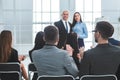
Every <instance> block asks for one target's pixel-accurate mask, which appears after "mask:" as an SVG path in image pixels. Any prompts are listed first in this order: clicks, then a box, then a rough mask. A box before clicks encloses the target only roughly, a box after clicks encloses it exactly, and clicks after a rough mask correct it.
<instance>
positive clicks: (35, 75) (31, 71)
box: [28, 63, 38, 80]
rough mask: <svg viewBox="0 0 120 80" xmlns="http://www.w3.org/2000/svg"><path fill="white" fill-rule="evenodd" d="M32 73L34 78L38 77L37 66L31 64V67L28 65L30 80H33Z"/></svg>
mask: <svg viewBox="0 0 120 80" xmlns="http://www.w3.org/2000/svg"><path fill="white" fill-rule="evenodd" d="M32 73H34V75H33V77H38V76H37V70H36V67H35V65H34V64H33V63H29V65H28V78H29V80H31V76H32ZM36 79H37V78H36Z"/></svg>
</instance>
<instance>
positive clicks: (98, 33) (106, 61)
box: [79, 21, 120, 80]
mask: <svg viewBox="0 0 120 80" xmlns="http://www.w3.org/2000/svg"><path fill="white" fill-rule="evenodd" d="M94 32H95V33H94V37H95V41H96V42H97V43H98V45H97V46H96V47H95V48H92V49H91V50H88V51H86V52H85V53H84V56H83V59H82V60H81V64H80V74H79V75H80V77H81V76H82V75H85V74H93V75H95V74H115V75H117V76H118V77H120V68H119V66H120V47H118V46H114V45H111V44H109V42H108V39H109V37H111V36H112V34H113V32H114V28H113V26H112V25H111V24H110V23H108V22H106V21H101V22H98V23H97V25H96V27H95V30H94ZM118 80H119V79H118Z"/></svg>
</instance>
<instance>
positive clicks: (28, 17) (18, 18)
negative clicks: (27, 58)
mask: <svg viewBox="0 0 120 80" xmlns="http://www.w3.org/2000/svg"><path fill="white" fill-rule="evenodd" d="M32 1H33V0H0V10H1V11H0V13H1V14H2V19H1V20H2V21H1V22H2V23H3V24H4V29H8V30H11V31H12V33H13V46H14V48H16V49H17V50H18V52H19V54H28V50H30V49H31V48H30V45H31V44H32V20H33V19H32V15H33V12H32V10H33V9H32V8H33V2H32ZM0 18H1V17H0Z"/></svg>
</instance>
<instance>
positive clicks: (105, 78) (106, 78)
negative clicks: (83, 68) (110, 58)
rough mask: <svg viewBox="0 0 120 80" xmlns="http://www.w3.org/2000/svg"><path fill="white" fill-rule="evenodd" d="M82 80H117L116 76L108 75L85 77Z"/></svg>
mask: <svg viewBox="0 0 120 80" xmlns="http://www.w3.org/2000/svg"><path fill="white" fill-rule="evenodd" d="M80 80H117V77H116V75H114V74H106V75H83V76H82V77H81V78H80Z"/></svg>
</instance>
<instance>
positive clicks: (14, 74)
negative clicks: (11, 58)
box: [0, 62, 22, 80]
mask: <svg viewBox="0 0 120 80" xmlns="http://www.w3.org/2000/svg"><path fill="white" fill-rule="evenodd" d="M21 77H22V75H21V68H20V64H19V63H18V62H9V63H0V78H1V80H4V79H7V80H9V79H13V80H15V79H17V80H21Z"/></svg>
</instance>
